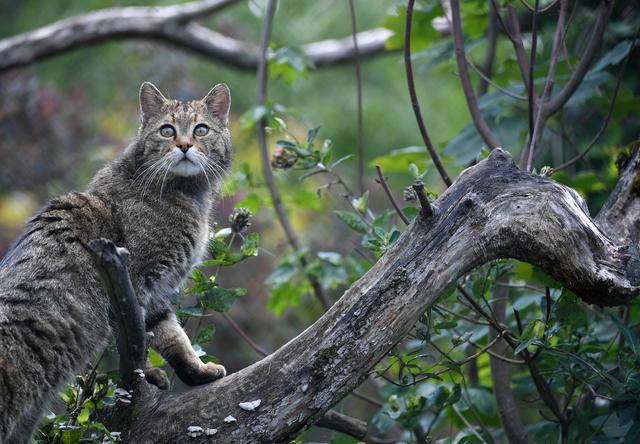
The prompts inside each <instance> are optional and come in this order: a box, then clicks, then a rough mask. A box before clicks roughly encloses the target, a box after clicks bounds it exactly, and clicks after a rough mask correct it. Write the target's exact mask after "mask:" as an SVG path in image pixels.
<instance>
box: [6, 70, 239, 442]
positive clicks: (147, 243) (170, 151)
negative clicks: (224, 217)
mask: <svg viewBox="0 0 640 444" xmlns="http://www.w3.org/2000/svg"><path fill="white" fill-rule="evenodd" d="M230 105H231V97H230V92H229V89H228V87H227V86H226V85H224V84H218V85H216V86H215V87H214V88H213V89H212V90H211V91H210V92H209V93H208V94H207V95H206V96H205V97H204V98H203V99H202V100H195V101H189V102H181V101H177V100H169V99H166V98H165V97H164V96H163V95H162V93H161V92H160V91H159V90H158V89H157V88H156V87H155V86H154V85H153V84H151V83H149V82H145V83H143V84H142V86H141V88H140V111H141V125H140V128H139V130H138V133H137V135H136V136H135V138H134V139H133V141H132V143H131V144H130V145H129V146H128V147H127V148H126V149H125V150H124V151H123V152H122V153H121V155H120V156H119V157H118V158H116V159H115V160H114V161H112V162H110V163H109V164H107V165H106V166H105V167H104V168H102V169H101V170H100V171H99V172H98V173H97V174H96V176H95V177H94V178H93V179H92V180H91V182H90V183H89V185H88V187H87V189H86V191H85V192H82V193H80V192H72V193H70V194H67V195H64V196H61V197H58V198H55V199H52V200H51V201H50V202H49V203H48V204H47V205H45V206H44V208H42V209H41V210H40V211H39V212H38V213H37V214H36V215H35V216H34V217H33V218H32V219H31V220H29V221H28V223H27V227H26V229H25V231H24V232H23V233H22V235H21V236H20V237H19V238H18V240H17V241H16V242H15V244H14V245H13V247H12V248H11V249H10V250H9V252H8V253H7V255H6V256H5V258H4V259H2V261H1V262H0V443H11V444H14V443H18V444H19V443H24V442H28V441H29V439H30V437H31V435H32V434H33V430H34V427H35V424H36V423H37V420H38V418H39V416H40V414H41V413H42V409H43V407H44V405H46V402H47V400H48V399H49V398H50V397H51V395H52V393H54V391H55V389H56V388H57V387H59V386H60V385H61V384H62V383H64V382H65V381H66V380H68V378H69V377H71V376H72V375H73V374H75V373H77V372H81V371H82V370H83V368H84V367H85V366H86V365H87V363H88V362H89V361H90V360H91V358H92V357H94V356H95V355H96V354H97V353H99V352H100V351H102V350H103V349H104V347H106V345H107V344H108V342H109V340H110V338H112V337H113V329H114V328H115V325H114V321H113V320H111V319H112V318H111V316H110V307H109V297H108V295H107V293H106V292H105V290H104V287H103V283H102V281H101V279H100V276H99V274H98V272H97V271H96V269H95V268H94V264H93V261H92V258H91V257H90V255H89V253H88V251H87V250H86V245H87V243H88V242H89V241H91V240H93V239H98V238H107V239H110V240H111V241H113V242H114V243H115V244H116V245H117V246H118V247H124V248H126V249H127V250H128V251H129V252H130V258H129V273H130V275H131V281H132V284H133V288H134V289H135V291H136V294H137V296H138V299H139V300H141V301H142V306H143V312H144V314H145V323H146V329H147V331H148V332H151V333H152V334H149V338H150V339H149V345H150V346H151V347H153V348H154V349H156V350H157V351H159V352H160V353H161V354H162V356H163V357H164V358H165V359H166V360H167V361H168V362H169V364H170V365H171V366H172V367H173V368H174V370H175V371H176V373H177V375H178V377H179V378H180V379H181V380H182V381H183V382H185V383H186V384H189V385H199V384H205V383H208V382H211V381H213V380H215V379H217V378H220V377H223V376H225V374H226V371H225V368H224V367H223V366H222V365H217V364H214V363H207V364H205V363H203V362H202V361H201V360H200V359H199V358H198V356H197V355H196V354H195V352H194V350H193V349H192V347H191V342H190V341H189V338H188V337H187V335H186V334H185V332H184V330H183V329H182V327H181V326H180V324H179V323H178V321H177V319H176V316H175V314H174V313H173V312H172V311H171V307H170V304H169V301H168V297H167V296H168V295H169V294H171V293H173V292H175V290H176V288H178V287H179V286H180V285H181V284H182V283H183V282H184V280H185V279H186V277H187V273H188V272H189V270H190V269H191V267H192V266H193V265H194V264H195V263H196V262H198V261H199V259H200V257H201V256H202V254H203V251H204V250H205V246H206V243H207V240H208V231H209V215H210V211H211V207H212V204H213V200H214V198H215V196H216V194H217V192H218V190H219V187H220V185H221V180H222V178H223V176H224V175H225V174H226V172H227V171H228V169H229V166H230V163H231V158H232V149H231V138H230V134H229V130H228V118H229V109H230ZM145 374H146V376H147V380H149V381H150V382H152V383H154V384H156V385H159V386H161V387H164V386H166V376H164V375H163V374H161V373H158V371H157V369H155V370H154V369H152V368H150V366H149V368H148V369H146V371H145Z"/></svg>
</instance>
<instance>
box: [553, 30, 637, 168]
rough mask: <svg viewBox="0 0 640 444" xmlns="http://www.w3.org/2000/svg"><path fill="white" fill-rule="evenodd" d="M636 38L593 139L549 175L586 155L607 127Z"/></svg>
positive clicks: (619, 72) (621, 68)
mask: <svg viewBox="0 0 640 444" xmlns="http://www.w3.org/2000/svg"><path fill="white" fill-rule="evenodd" d="M636 39H637V34H636V37H634V39H633V43H632V44H631V48H629V53H628V54H627V56H626V57H625V59H624V62H623V63H622V67H620V69H619V71H618V79H617V81H616V86H615V88H614V90H613V97H611V102H610V103H609V110H608V111H607V116H606V117H605V119H604V122H602V126H601V127H600V129H599V130H598V132H597V133H596V135H595V136H594V137H593V139H591V142H589V144H588V145H587V146H586V148H585V149H584V150H583V151H581V152H580V153H578V155H576V156H575V157H574V158H573V159H571V160H568V161H566V162H564V163H561V164H560V165H558V166H557V167H553V168H552V169H551V171H550V172H549V173H548V175H551V174H553V173H555V172H557V171H560V170H562V169H564V168H567V167H568V166H571V165H573V164H574V163H576V162H578V161H579V160H581V159H582V158H583V157H584V156H586V155H587V153H588V152H589V151H590V150H591V148H593V147H594V145H595V144H596V143H597V142H598V140H599V139H600V137H601V136H602V134H604V132H605V130H606V129H607V126H608V125H609V121H610V120H611V115H612V114H613V109H614V106H615V104H616V99H617V98H618V91H619V90H620V85H621V84H622V78H623V77H624V73H625V71H626V68H627V64H628V62H629V59H630V58H631V53H632V52H633V48H634V47H635V44H636Z"/></svg>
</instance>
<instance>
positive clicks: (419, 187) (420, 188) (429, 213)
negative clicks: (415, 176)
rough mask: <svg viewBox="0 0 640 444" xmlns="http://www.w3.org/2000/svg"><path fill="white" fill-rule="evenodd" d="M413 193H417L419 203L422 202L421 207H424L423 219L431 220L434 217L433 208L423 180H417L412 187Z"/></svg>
mask: <svg viewBox="0 0 640 444" xmlns="http://www.w3.org/2000/svg"><path fill="white" fill-rule="evenodd" d="M411 187H412V188H413V191H415V193H416V196H418V201H420V206H421V207H422V211H421V213H422V217H424V218H427V219H428V218H430V217H433V214H434V213H433V208H432V207H431V202H429V198H428V197H427V195H426V193H425V192H424V183H422V181H421V180H416V181H415V183H414V184H413V185H411Z"/></svg>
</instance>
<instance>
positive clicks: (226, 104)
mask: <svg viewBox="0 0 640 444" xmlns="http://www.w3.org/2000/svg"><path fill="white" fill-rule="evenodd" d="M202 101H203V102H204V104H205V106H206V107H207V110H209V112H210V113H211V114H213V115H214V116H216V117H217V118H218V119H220V121H222V123H223V124H225V125H226V124H227V123H228V122H229V109H230V108H231V93H230V92H229V87H228V86H227V85H225V84H224V83H219V84H217V85H216V86H214V87H213V89H211V91H209V93H208V94H207V95H206V96H205V97H204V99H202Z"/></svg>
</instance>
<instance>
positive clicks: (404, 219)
mask: <svg viewBox="0 0 640 444" xmlns="http://www.w3.org/2000/svg"><path fill="white" fill-rule="evenodd" d="M376 171H377V172H378V182H379V183H380V185H382V189H383V190H384V192H385V194H386V195H387V198H388V199H389V202H390V203H391V205H392V206H393V208H394V209H395V210H396V214H397V215H398V216H399V217H400V219H401V220H402V222H404V224H405V225H409V219H407V216H405V214H404V213H403V212H402V210H401V209H400V206H399V205H398V203H397V202H396V200H395V199H394V198H393V194H391V189H390V188H389V184H388V183H387V179H385V177H384V174H382V169H381V168H380V165H376Z"/></svg>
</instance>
